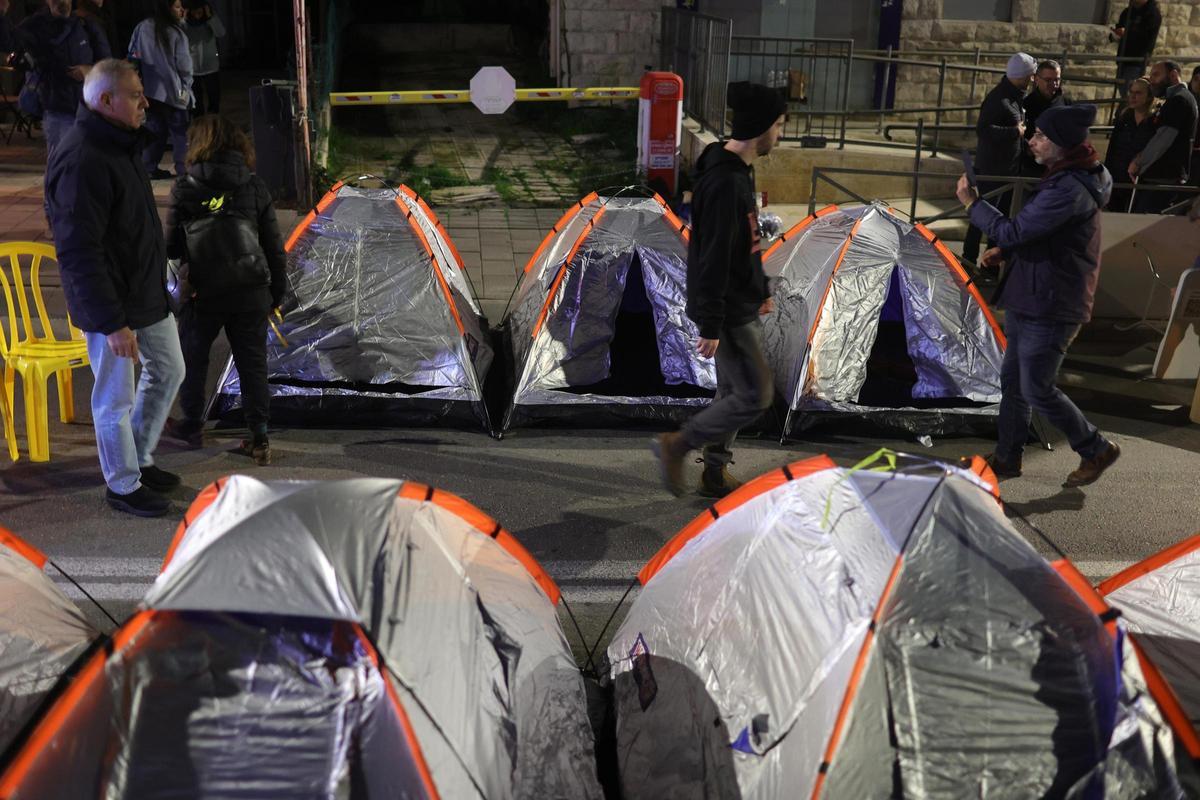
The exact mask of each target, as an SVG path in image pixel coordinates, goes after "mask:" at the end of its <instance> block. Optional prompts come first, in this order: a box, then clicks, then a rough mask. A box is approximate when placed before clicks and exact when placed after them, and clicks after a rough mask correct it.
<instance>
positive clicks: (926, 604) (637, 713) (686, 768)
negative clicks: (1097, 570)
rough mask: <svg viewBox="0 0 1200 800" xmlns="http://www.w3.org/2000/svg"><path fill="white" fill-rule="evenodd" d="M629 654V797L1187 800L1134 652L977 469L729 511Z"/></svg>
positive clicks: (621, 690)
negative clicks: (1021, 530)
mask: <svg viewBox="0 0 1200 800" xmlns="http://www.w3.org/2000/svg"><path fill="white" fill-rule="evenodd" d="M901 553H903V557H902V558H901ZM898 559H899V560H898ZM893 570H895V572H894V577H893ZM890 579H891V580H892V581H893V582H892V584H891V589H890V591H889V592H888V595H887V600H886V603H885V605H884V607H883V608H882V609H877V604H878V603H879V599H880V598H881V597H882V596H883V594H884V587H885V586H887V585H888V583H889V580H890ZM877 610H879V618H878V624H877V626H873V625H872V618H873V615H875V614H876V611H877ZM872 628H873V632H872ZM868 636H871V637H873V639H872V641H871V643H870V645H869V646H868V649H867V651H866V658H865V661H864V662H863V666H862V672H861V676H860V678H859V680H858V682H857V683H855V684H854V687H855V689H854V694H853V695H852V697H851V702H850V706H849V710H848V714H847V716H846V717H845V723H844V728H843V730H842V735H841V737H840V741H839V744H838V747H837V748H836V750H835V751H834V755H833V758H832V762H831V763H830V764H829V765H827V766H823V762H824V760H825V753H826V748H827V747H828V745H829V742H830V739H831V736H832V734H833V731H834V726H835V724H836V721H837V720H838V716H839V709H840V708H841V707H842V703H843V701H844V699H845V698H846V697H847V692H848V688H849V687H850V685H851V676H852V674H853V673H854V669H855V664H856V661H858V659H859V657H860V653H861V652H862V650H863V646H864V642H865V641H867V638H868ZM608 656H609V661H610V664H611V674H612V678H613V681H614V691H615V702H616V711H617V750H618V756H617V757H618V763H619V767H620V770H621V783H622V789H623V791H624V793H625V796H626V797H628V798H659V797H673V796H689V797H691V796H705V797H726V796H738V797H744V798H780V799H781V800H782V798H793V797H809V796H811V794H812V791H813V789H814V787H815V785H816V782H817V780H818V776H819V775H821V774H822V773H825V784H824V786H823V790H822V793H821V796H822V797H829V798H867V797H871V798H874V797H905V798H962V797H1040V796H1059V797H1062V796H1075V797H1085V796H1091V795H1090V794H1088V792H1090V791H1094V790H1095V789H1096V787H1097V786H1099V787H1100V788H1101V789H1102V790H1103V792H1104V795H1103V796H1106V797H1119V798H1126V797H1129V798H1132V797H1142V796H1177V795H1173V794H1171V792H1172V791H1174V790H1176V789H1177V788H1178V784H1177V783H1176V776H1175V773H1174V771H1173V768H1172V766H1171V765H1172V764H1173V759H1174V751H1173V744H1172V741H1171V738H1170V735H1169V731H1168V729H1167V728H1166V727H1165V726H1164V724H1163V722H1162V720H1161V717H1160V716H1159V714H1158V711H1157V708H1156V707H1155V706H1154V704H1153V702H1152V701H1150V700H1149V699H1148V697H1147V696H1146V695H1145V694H1144V692H1143V693H1141V694H1139V692H1138V690H1137V687H1136V685H1135V684H1134V683H1133V682H1134V681H1136V679H1137V674H1136V665H1133V666H1130V665H1129V663H1128V662H1129V659H1128V658H1127V656H1128V653H1127V651H1126V650H1125V649H1124V648H1123V647H1122V646H1121V643H1120V642H1118V641H1114V640H1113V639H1112V637H1110V636H1109V634H1108V633H1107V631H1106V630H1105V628H1104V626H1103V623H1102V622H1101V621H1100V620H1099V619H1098V618H1097V617H1096V616H1095V615H1094V614H1093V613H1091V612H1090V611H1089V610H1088V608H1087V606H1086V605H1085V604H1084V602H1083V600H1082V599H1081V598H1080V597H1079V596H1078V595H1076V594H1075V593H1074V592H1073V590H1072V589H1071V588H1070V587H1069V586H1068V585H1067V584H1066V583H1065V582H1064V581H1063V580H1062V578H1060V577H1059V575H1058V573H1057V572H1056V571H1055V570H1054V569H1053V567H1051V565H1049V564H1048V563H1046V562H1045V561H1044V560H1043V559H1042V558H1041V557H1040V556H1039V555H1038V554H1037V553H1036V552H1035V551H1034V550H1033V549H1032V548H1031V547H1030V546H1029V545H1028V544H1027V543H1026V542H1025V540H1024V539H1023V538H1022V537H1021V536H1020V535H1019V534H1017V532H1016V531H1015V530H1013V528H1012V527H1011V525H1009V523H1008V522H1007V520H1006V519H1005V518H1004V516H1003V513H1002V512H1001V510H1000V508H999V506H998V505H997V504H996V502H995V501H994V499H993V498H992V497H991V496H990V495H989V494H988V492H987V490H986V489H985V488H983V487H981V485H979V483H978V482H977V480H976V479H975V478H974V477H973V476H970V475H968V474H966V473H961V472H959V471H957V470H947V471H946V472H944V473H941V474H938V473H932V474H931V473H930V472H928V471H922V472H919V473H905V474H902V473H874V472H865V471H864V472H850V471H847V470H844V469H838V468H829V469H825V470H822V471H819V472H816V473H814V474H811V475H808V476H806V477H801V478H797V479H795V480H791V481H788V482H785V483H783V484H782V485H780V486H778V487H776V488H774V489H770V490H768V491H766V492H765V493H763V494H761V495H759V496H757V497H754V498H753V499H750V500H747V501H745V502H744V503H742V504H741V505H739V506H737V507H736V508H734V509H725V510H723V511H722V512H721V514H720V516H719V518H717V519H716V520H714V521H713V522H712V523H711V524H710V525H709V526H708V527H707V528H706V529H705V530H704V531H702V532H701V533H700V534H699V535H698V536H696V537H695V538H693V539H692V540H691V541H689V542H688V543H687V544H686V545H685V546H684V547H683V549H682V550H680V551H679V552H678V553H677V554H676V555H675V556H674V558H673V559H671V560H670V561H668V562H667V563H666V564H665V566H663V567H662V569H661V570H660V571H659V572H658V573H657V574H655V575H654V576H653V577H652V578H651V579H650V580H649V581H648V582H647V583H646V585H645V586H644V587H643V589H642V591H641V594H640V595H639V596H638V597H637V599H636V600H635V601H634V604H633V606H632V607H631V609H630V612H629V615H628V616H627V617H626V619H625V621H624V622H623V623H622V625H621V628H620V629H619V630H618V631H617V633H616V635H615V636H614V638H613V640H612V644H611V645H610V647H609V649H608ZM1123 658H1124V659H1125V662H1126V663H1125V664H1124V665H1122V666H1123V667H1125V668H1126V669H1125V670H1124V671H1118V670H1119V666H1118V665H1120V664H1121V662H1122V659H1123ZM1156 770H1157V771H1156ZM1147 786H1150V787H1152V788H1153V787H1157V788H1158V789H1160V790H1161V793H1160V794H1152V795H1146V794H1145V793H1144V789H1145V788H1146V787H1147ZM1052 788H1053V789H1054V791H1051V789H1052ZM1068 791H1073V792H1080V793H1079V794H1074V795H1072V794H1068V793H1067V792H1068ZM1056 792H1061V793H1056ZM1047 793H1049V794H1048V795H1047ZM1096 796H1099V795H1096Z"/></svg>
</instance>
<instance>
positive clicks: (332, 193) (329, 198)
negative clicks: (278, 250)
mask: <svg viewBox="0 0 1200 800" xmlns="http://www.w3.org/2000/svg"><path fill="white" fill-rule="evenodd" d="M345 185H346V184H344V183H343V182H342V181H338V182H337V183H335V184H334V185H333V186H331V187H329V191H328V192H326V193H325V196H324V197H322V198H321V201H320V202H319V203H317V207H316V208H315V209H313V210H312V211H309V212H308V213H307V214H305V215H304V219H302V220H300V224H299V225H297V226H296V227H295V229H294V230H293V231H292V235H291V236H289V237H288V240H287V243H286V244H284V246H283V250H284V252H285V253H290V252H292V247H293V246H294V245H295V244H296V240H297V239H299V238H300V237H301V236H302V235H303V234H304V232H305V231H306V230H308V227H309V226H310V225H312V224H313V220H315V219H316V218H317V214H320V213H321V212H323V211H324V210H325V209H326V208H328V207H329V204H330V203H332V202H333V201H334V200H336V199H337V193H338V189H341V188H342V187H343V186H345Z"/></svg>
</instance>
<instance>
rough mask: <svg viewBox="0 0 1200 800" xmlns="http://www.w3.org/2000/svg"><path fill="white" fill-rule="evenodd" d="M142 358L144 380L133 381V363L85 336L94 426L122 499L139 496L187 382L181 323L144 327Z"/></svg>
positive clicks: (108, 476)
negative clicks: (91, 378) (145, 470)
mask: <svg viewBox="0 0 1200 800" xmlns="http://www.w3.org/2000/svg"><path fill="white" fill-rule="evenodd" d="M134 335H136V336H137V344H138V359H139V360H140V361H141V362H142V375H141V377H140V378H139V379H138V381H137V386H136V391H135V387H134V379H133V359H131V358H118V357H117V356H115V355H113V352H112V350H110V349H109V347H108V337H107V336H105V335H104V334H103V333H92V332H90V331H88V332H85V333H84V337H85V338H86V339H87V349H88V358H89V359H91V362H92V374H93V375H95V376H96V385H95V387H94V388H93V389H92V422H93V424H94V425H95V427H96V449H97V450H99V451H100V469H101V471H103V472H104V482H105V483H107V484H108V488H110V489H112V490H113V491H114V492H116V493H117V494H129V493H130V492H133V491H136V490H137V488H138V487H139V486H141V483H142V467H148V466H150V465H151V464H153V463H154V457H153V456H152V455H151V453H152V452H153V451H154V448H155V447H156V446H157V445H158V437H159V435H161V434H162V429H163V423H165V422H166V421H167V414H168V413H170V411H171V404H172V403H174V402H175V393H176V392H177V391H179V384H181V383H183V372H184V367H183V353H182V352H180V349H179V333H178V332H177V330H176V328H175V318H174V317H172V316H171V315H170V314H167V317H166V319H163V320H160V321H159V322H156V323H154V324H153V325H149V326H147V327H145V328H138V329H137V330H135V331H134Z"/></svg>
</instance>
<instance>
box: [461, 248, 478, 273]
mask: <svg viewBox="0 0 1200 800" xmlns="http://www.w3.org/2000/svg"><path fill="white" fill-rule="evenodd" d="M458 254H459V255H461V256H462V260H463V266H464V267H466V268H467V271H468V272H478V271H479V270H480V268H481V267H482V266H483V258H482V257H481V256H480V255H479V253H477V252H474V251H471V250H466V251H463V250H460V251H459V253H458Z"/></svg>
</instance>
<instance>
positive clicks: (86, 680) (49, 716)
mask: <svg viewBox="0 0 1200 800" xmlns="http://www.w3.org/2000/svg"><path fill="white" fill-rule="evenodd" d="M155 613H156V612H153V611H139V612H138V613H137V614H135V615H134V616H133V617H131V618H130V619H129V620H128V621H127V622H126V623H125V624H124V625H122V626H121V628H120V630H118V631H117V633H116V635H115V636H114V637H113V640H112V647H111V649H112V650H113V651H121V650H124V649H125V648H126V647H127V646H128V645H129V643H130V642H131V641H132V640H133V638H134V637H136V636H137V635H138V634H139V633H141V632H142V630H143V629H144V628H145V627H146V625H148V624H149V622H150V620H151V619H152V618H153V616H154V614H155ZM109 650H110V648H108V647H100V648H97V649H96V651H95V652H94V653H92V656H91V657H90V658H89V659H88V660H87V663H86V664H84V666H83V668H82V669H81V670H80V671H79V674H78V675H76V676H75V679H74V680H72V681H71V682H70V684H69V685H68V686H67V689H66V691H64V692H63V693H62V694H61V695H60V696H59V697H58V699H57V700H55V701H54V703H53V705H51V706H50V709H49V710H48V711H47V712H46V714H45V716H43V717H42V719H41V720H40V721H39V722H38V724H37V727H35V728H34V729H33V733H32V734H31V735H30V737H29V739H28V740H26V741H25V743H24V744H23V745H22V746H21V749H20V750H19V751H17V754H16V755H15V756H14V757H13V760H12V762H11V763H10V764H9V766H8V769H7V770H5V771H4V774H3V775H2V776H0V797H10V796H12V794H13V793H14V792H15V791H17V789H19V788H20V786H21V782H22V781H24V780H25V776H26V775H27V774H28V773H29V770H30V769H31V768H32V767H33V764H34V762H35V761H36V760H37V758H38V756H39V755H40V754H41V753H42V751H43V750H48V749H50V748H51V745H52V744H53V741H54V738H55V737H56V736H57V735H58V734H59V731H61V729H62V727H63V725H64V724H66V721H67V719H68V718H69V717H70V716H71V712H72V711H73V710H74V709H75V707H76V706H77V705H79V703H80V702H81V701H82V700H83V699H84V697H85V696H86V695H87V693H88V690H89V689H90V688H91V686H92V684H93V683H96V682H99V681H101V680H102V679H103V677H104V664H105V662H106V661H107V660H108V658H109Z"/></svg>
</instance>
